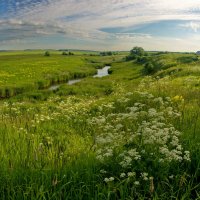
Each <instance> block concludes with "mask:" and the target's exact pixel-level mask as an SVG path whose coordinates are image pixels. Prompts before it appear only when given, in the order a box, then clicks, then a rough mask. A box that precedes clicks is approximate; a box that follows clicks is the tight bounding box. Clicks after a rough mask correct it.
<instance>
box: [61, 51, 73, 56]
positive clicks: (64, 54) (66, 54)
mask: <svg viewBox="0 0 200 200" xmlns="http://www.w3.org/2000/svg"><path fill="white" fill-rule="evenodd" d="M62 55H63V56H73V55H74V53H72V52H71V51H69V52H66V51H63V52H62Z"/></svg>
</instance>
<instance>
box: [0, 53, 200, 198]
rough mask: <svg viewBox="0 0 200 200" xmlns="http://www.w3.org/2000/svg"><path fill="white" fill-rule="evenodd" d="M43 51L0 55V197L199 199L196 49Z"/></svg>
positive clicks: (199, 95)
mask: <svg viewBox="0 0 200 200" xmlns="http://www.w3.org/2000/svg"><path fill="white" fill-rule="evenodd" d="M49 52H50V56H44V51H20V52H1V53H0V77H1V79H0V97H1V100H0V159H1V162H0V199H2V200H3V199H5V200H6V199H12V200H18V199H19V200H22V199H24V200H25V199H27V200H29V199H38V200H39V199H41V200H47V199H48V200H49V199H52V200H54V199H55V200H63V199H66V200H67V199H72V200H76V199H77V200H82V199H83V200H89V199H92V200H107V199H108V200H118V199H123V200H132V199H136V200H137V199H141V200H146V199H154V200H157V199H161V200H162V199H164V200H165V199H166V200H170V199H171V200H175V199H177V200H179V199H181V200H189V199H200V102H199V98H200V76H199V74H200V58H199V57H198V56H197V55H195V54H192V53H190V54H189V53H168V52H162V53H160V52H146V53H145V54H144V55H134V56H133V55H129V53H128V52H120V53H116V54H114V55H111V56H99V53H98V52H95V53H94V52H74V55H71V56H69V55H62V52H60V51H51V50H50V51H49ZM105 65H111V68H110V70H109V75H108V76H105V77H102V78H92V75H94V74H95V73H96V70H97V69H98V68H102V67H104V66H105ZM74 78H83V80H82V81H81V82H79V83H76V84H74V85H67V84H66V82H67V81H68V80H69V79H74ZM58 83H60V84H61V86H60V87H59V88H58V89H56V90H55V91H49V90H48V87H50V86H51V85H54V84H58Z"/></svg>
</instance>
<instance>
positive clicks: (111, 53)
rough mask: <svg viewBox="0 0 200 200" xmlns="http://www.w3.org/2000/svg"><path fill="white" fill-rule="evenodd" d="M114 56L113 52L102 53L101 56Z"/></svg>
mask: <svg viewBox="0 0 200 200" xmlns="http://www.w3.org/2000/svg"><path fill="white" fill-rule="evenodd" d="M112 55H113V52H111V51H104V52H100V56H112ZM115 55H116V54H115Z"/></svg>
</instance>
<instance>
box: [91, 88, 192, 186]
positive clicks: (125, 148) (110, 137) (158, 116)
mask: <svg viewBox="0 0 200 200" xmlns="http://www.w3.org/2000/svg"><path fill="white" fill-rule="evenodd" d="M136 96H137V99H138V101H137V102H136V101H135V99H136ZM110 104H111V105H112V107H110V110H109V111H108V107H107V106H105V105H102V106H101V107H99V113H100V114H99V116H97V117H93V118H92V119H91V120H90V121H89V123H90V125H92V127H93V128H95V131H96V135H95V149H96V158H97V159H98V160H99V161H100V162H101V163H102V164H103V166H104V170H105V171H107V173H104V174H106V176H111V177H112V176H114V177H117V178H118V179H130V178H131V179H132V180H133V181H134V182H135V185H139V183H140V181H151V180H153V177H154V176H155V171H156V170H161V171H162V170H163V172H164V168H163V166H165V167H166V166H169V165H170V163H172V162H173V163H180V162H186V161H190V153H189V151H184V150H183V147H182V145H181V143H180V140H179V137H180V134H181V133H180V132H179V131H178V130H176V128H175V127H174V126H173V125H172V123H171V122H172V121H173V120H178V119H179V117H180V113H179V112H178V111H177V110H176V108H175V107H174V106H173V101H172V100H171V99H170V98H169V97H166V98H162V97H157V98H156V97H154V96H153V95H152V94H149V93H144V92H135V93H134V94H131V93H128V94H126V95H124V96H121V98H118V99H116V100H115V101H114V102H111V103H110ZM105 107H106V108H105ZM105 110H106V112H105ZM155 166H157V167H155ZM112 167H114V168H115V169H116V168H117V169H118V171H114V170H111V169H112ZM156 168H158V169H156ZM165 169H166V168H165ZM109 170H110V171H109ZM154 170H155V171H154ZM164 173H167V172H164ZM168 176H169V175H168ZM109 180H110V179H109V178H108V177H106V178H105V181H106V182H109ZM113 181H114V180H113Z"/></svg>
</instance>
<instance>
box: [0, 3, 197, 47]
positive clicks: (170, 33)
mask: <svg viewBox="0 0 200 200" xmlns="http://www.w3.org/2000/svg"><path fill="white" fill-rule="evenodd" d="M133 46H142V47H143V48H145V49H146V50H168V51H197V50H200V0H0V49H31V48H33V49H35V48H55V49H59V48H79V49H91V50H130V49H131V48H132V47H133Z"/></svg>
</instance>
